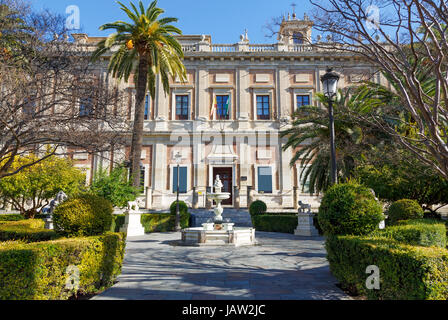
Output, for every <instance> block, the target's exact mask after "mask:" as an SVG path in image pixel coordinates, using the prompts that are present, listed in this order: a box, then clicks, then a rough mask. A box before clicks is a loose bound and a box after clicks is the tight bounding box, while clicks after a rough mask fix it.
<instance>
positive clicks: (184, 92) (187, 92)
mask: <svg viewBox="0 0 448 320" xmlns="http://www.w3.org/2000/svg"><path fill="white" fill-rule="evenodd" d="M176 96H188V118H187V119H186V120H177V119H176ZM192 97H193V89H183V88H174V89H173V90H172V93H171V100H172V101H171V120H172V121H188V120H191V110H192V109H191V108H192V103H193V101H192Z"/></svg>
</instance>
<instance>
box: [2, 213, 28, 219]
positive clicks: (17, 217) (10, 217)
mask: <svg viewBox="0 0 448 320" xmlns="http://www.w3.org/2000/svg"><path fill="white" fill-rule="evenodd" d="M21 220H25V217H24V216H22V215H21V214H9V213H8V214H0V221H21Z"/></svg>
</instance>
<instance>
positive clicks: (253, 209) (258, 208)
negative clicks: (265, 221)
mask: <svg viewBox="0 0 448 320" xmlns="http://www.w3.org/2000/svg"><path fill="white" fill-rule="evenodd" d="M267 209H268V207H267V206H266V203H264V202H263V201H261V200H255V201H254V202H252V203H251V204H250V206H249V213H250V215H251V216H256V215H259V214H265V213H266V210H267Z"/></svg>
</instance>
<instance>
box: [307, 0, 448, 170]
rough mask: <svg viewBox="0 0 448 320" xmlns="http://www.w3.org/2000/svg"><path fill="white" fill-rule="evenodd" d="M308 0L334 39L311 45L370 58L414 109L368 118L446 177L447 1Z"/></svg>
mask: <svg viewBox="0 0 448 320" xmlns="http://www.w3.org/2000/svg"><path fill="white" fill-rule="evenodd" d="M310 1H311V3H312V4H313V5H314V6H315V11H314V13H313V21H314V27H315V29H316V30H317V31H319V32H320V33H321V34H322V35H323V36H324V37H326V36H329V37H328V39H331V40H330V41H328V42H316V43H314V44H313V45H314V46H316V47H317V48H320V49H322V50H340V51H344V52H349V53H354V54H357V55H361V56H362V57H364V58H365V59H367V60H368V61H369V62H370V63H372V65H373V66H375V67H376V68H377V70H378V72H379V73H381V74H382V75H384V77H385V78H386V79H387V80H388V82H389V83H391V87H390V88H391V89H392V90H393V91H394V93H395V94H396V95H397V96H398V97H399V100H400V103H401V105H402V107H403V108H405V110H407V111H408V112H409V114H410V117H405V118H399V117H397V118H396V119H394V121H391V122H389V123H384V122H381V121H376V119H375V112H372V113H371V114H370V117H369V118H368V120H369V121H371V122H372V123H376V124H377V125H378V126H380V127H381V128H382V129H383V130H384V131H386V132H388V133H389V134H392V135H393V136H394V137H395V138H396V139H397V140H398V141H399V143H400V144H401V145H402V146H404V147H405V148H406V149H408V150H410V151H411V152H412V153H413V154H414V155H415V156H416V157H417V158H418V159H419V160H420V161H422V162H423V163H426V164H427V165H430V166H431V167H432V168H434V169H435V170H436V171H437V172H438V173H439V174H440V175H441V176H443V177H444V178H445V179H448V145H447V142H448V132H447V128H448V109H447V108H448V77H447V68H448V63H447V62H448V61H447V54H448V42H447V39H448V30H447V26H448V7H447V2H446V1H445V0H439V1H432V0H423V1H421V0H420V1H417V0H387V1H376V0H373V1H372V0H328V1H325V2H324V1H315V0H310ZM397 122H400V123H399V124H398V126H399V127H400V128H401V129H402V128H403V126H407V130H397Z"/></svg>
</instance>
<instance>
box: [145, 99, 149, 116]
mask: <svg viewBox="0 0 448 320" xmlns="http://www.w3.org/2000/svg"><path fill="white" fill-rule="evenodd" d="M145 120H149V95H146V99H145Z"/></svg>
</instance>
